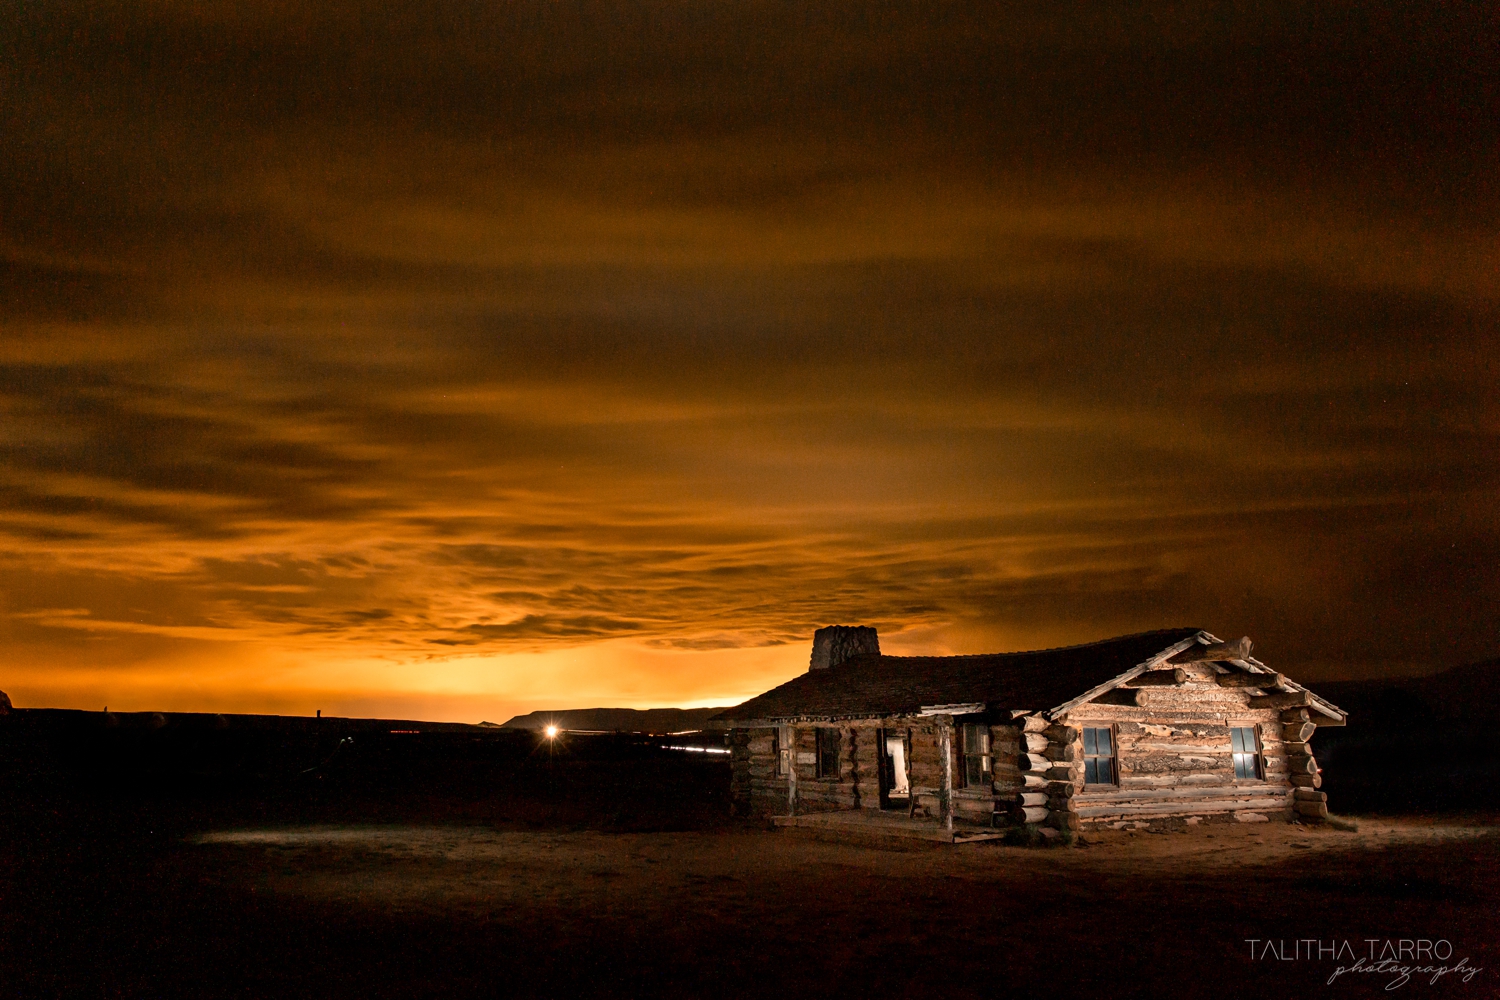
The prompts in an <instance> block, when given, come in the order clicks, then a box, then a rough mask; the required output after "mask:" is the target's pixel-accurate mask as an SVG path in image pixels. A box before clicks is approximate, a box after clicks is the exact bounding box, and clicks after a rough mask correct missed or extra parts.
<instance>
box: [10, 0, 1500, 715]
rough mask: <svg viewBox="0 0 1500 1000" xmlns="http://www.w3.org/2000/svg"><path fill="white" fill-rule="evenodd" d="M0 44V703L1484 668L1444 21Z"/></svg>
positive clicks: (1488, 373)
mask: <svg viewBox="0 0 1500 1000" xmlns="http://www.w3.org/2000/svg"><path fill="white" fill-rule="evenodd" d="M8 17H9V18H10V19H11V27H12V29H13V30H12V31H10V32H7V33H5V37H6V38H7V39H8V40H7V42H6V43H5V46H6V49H5V51H6V54H7V56H8V58H6V59H0V74H3V76H0V92H3V93H4V94H5V95H6V96H5V98H4V100H3V103H0V129H3V130H4V133H5V134H6V135H7V137H8V139H9V141H8V143H7V156H6V157H4V158H3V159H0V198H3V199H4V204H6V205H7V210H6V213H5V214H4V217H3V219H0V226H3V228H0V302H3V303H4V307H3V310H0V317H3V318H0V567H3V568H4V572H5V576H4V581H5V582H4V583H3V584H0V622H3V624H0V634H3V635H4V636H5V637H6V640H7V642H8V643H9V644H10V648H13V649H16V650H18V651H19V652H18V656H19V659H18V661H17V662H18V663H22V664H29V666H26V667H25V670H27V671H29V673H25V675H24V676H22V677H20V678H18V680H17V681H15V682H8V687H7V690H11V692H12V694H15V693H16V692H17V691H21V692H22V693H23V697H24V696H25V692H28V691H31V692H35V693H36V697H38V698H51V699H53V700H59V699H60V700H67V699H77V698H79V697H84V696H83V695H82V694H79V693H78V692H81V691H84V690H85V689H86V688H87V685H89V684H92V685H94V688H87V690H88V691H93V690H94V689H95V688H98V687H99V685H104V688H108V687H109V685H113V684H117V683H124V682H123V681H119V680H118V677H123V676H127V675H128V676H129V677H131V678H135V680H133V681H131V683H133V684H135V685H136V687H135V688H131V689H130V690H132V691H138V692H141V693H139V694H138V695H131V694H127V693H122V694H121V695H119V696H117V697H116V698H115V700H116V702H117V703H119V702H120V701H121V699H122V698H128V697H139V698H141V699H144V700H146V701H150V700H151V698H160V697H165V695H163V694H162V692H165V691H168V690H171V691H175V692H178V694H174V695H173V697H174V698H178V697H181V698H185V697H188V695H185V694H181V692H183V691H189V692H192V691H196V692H198V694H196V695H193V697H201V698H203V699H217V701H215V702H214V703H215V704H220V705H231V704H235V701H234V699H235V698H241V699H242V701H243V703H244V704H250V703H251V702H254V703H255V704H265V705H269V704H273V703H274V704H276V705H278V706H284V705H287V704H291V703H293V702H295V701H296V699H297V698H298V697H301V696H300V695H294V694H287V693H286V692H287V691H297V690H307V691H312V690H316V691H317V692H318V696H319V697H324V698H328V697H336V698H343V699H344V700H345V701H346V702H347V703H349V704H355V703H358V704H360V705H368V704H373V703H374V702H372V701H371V699H375V700H376V701H378V700H379V699H380V698H385V697H388V696H389V697H395V695H388V694H382V693H381V692H387V693H389V692H401V691H418V690H420V691H424V692H427V693H426V694H424V695H423V697H431V698H436V699H449V700H448V701H443V704H444V705H447V706H449V707H447V708H444V709H442V710H443V711H445V712H446V711H455V710H456V709H453V708H452V707H451V706H452V705H456V704H460V703H461V702H462V699H463V698H468V697H472V698H480V699H482V698H490V699H491V701H490V702H484V704H495V703H497V702H496V701H495V700H496V699H498V703H499V704H512V703H514V704H517V705H519V704H520V702H519V701H518V700H517V699H524V698H535V697H544V695H545V692H542V693H539V692H538V691H537V690H534V689H532V688H528V687H527V685H528V684H530V683H532V681H529V680H527V677H528V676H530V675H529V674H528V673H527V671H530V670H532V667H519V666H507V665H506V664H507V663H520V662H522V661H521V660H514V661H510V660H506V659H505V657H524V656H543V657H546V656H553V657H563V658H566V657H574V656H575V655H576V657H582V658H583V659H580V660H579V661H578V662H579V663H584V662H585V661H586V663H587V664H588V666H587V667H584V666H580V667H577V669H578V670H581V671H584V673H582V674H576V675H575V674H569V675H568V677H569V678H570V679H569V680H568V682H567V683H568V685H570V686H569V687H568V690H570V691H572V690H579V691H581V690H598V691H599V692H601V695H600V696H601V697H603V696H605V695H610V696H620V697H627V696H628V697H630V698H640V699H644V700H647V701H651V702H653V703H666V702H670V701H674V700H686V699H692V698H710V699H711V698H726V697H731V696H737V695H739V694H743V693H748V692H749V691H752V690H754V688H755V685H757V684H762V683H763V682H765V681H767V680H770V679H774V675H775V674H776V671H777V670H782V671H783V674H784V673H785V672H789V671H790V670H794V669H796V668H797V666H798V665H799V664H800V663H801V662H802V659H803V657H802V654H801V652H800V645H801V644H802V643H803V642H804V641H805V639H806V637H807V635H808V633H809V632H810V631H811V630H812V629H813V628H814V627H816V626H817V625H820V624H826V623H828V622H831V621H836V620H838V621H855V620H858V621H869V622H872V623H875V624H878V625H879V626H880V627H881V629H882V635H883V636H888V637H889V638H888V639H887V644H888V645H891V646H892V648H901V649H904V650H905V651H909V652H920V651H940V650H943V649H951V650H957V651H978V650H983V649H993V648H1014V647H1017V646H1030V645H1045V644H1052V643H1061V642H1068V641H1076V640H1080V639H1086V638H1093V637H1096V636H1100V635H1104V634H1108V633H1112V632H1118V631H1126V630H1131V629H1137V628H1148V627H1156V626H1162V625H1176V624H1182V623H1190V624H1199V625H1203V626H1206V627H1209V628H1212V629H1216V630H1222V631H1224V632H1225V633H1228V632H1235V634H1238V632H1239V631H1243V632H1248V633H1250V634H1251V635H1252V636H1255V637H1256V638H1257V640H1258V641H1259V642H1260V643H1261V644H1262V648H1266V649H1268V650H1269V651H1270V652H1268V655H1272V653H1274V654H1275V655H1276V656H1277V657H1279V659H1277V662H1278V663H1279V664H1281V665H1283V666H1285V667H1287V669H1289V670H1291V671H1292V672H1293V673H1296V672H1298V671H1299V670H1301V671H1303V672H1309V671H1310V672H1313V673H1322V674H1325V675H1335V674H1350V673H1357V672H1371V671H1374V672H1378V671H1380V670H1406V669H1415V668H1418V667H1422V666H1438V665H1441V664H1443V663H1448V662H1452V661H1454V660H1457V659H1464V658H1471V657H1477V656H1480V655H1491V654H1492V653H1493V648H1492V647H1493V638H1492V636H1493V632H1494V629H1493V624H1492V622H1491V621H1490V620H1489V617H1487V611H1486V609H1487V608H1490V607H1493V606H1495V605H1496V603H1497V600H1496V599H1497V598H1500V593H1497V591H1496V583H1495V581H1494V578H1493V574H1488V573H1486V572H1484V569H1483V567H1484V566H1485V565H1488V564H1489V562H1486V560H1487V559H1489V555H1487V554H1491V553H1493V552H1494V551H1495V548H1496V545H1497V542H1496V536H1495V530H1494V528H1493V526H1492V521H1493V518H1492V517H1491V516H1490V511H1491V510H1492V509H1493V506H1494V502H1495V494H1496V490H1497V488H1500V476H1497V465H1496V462H1495V461H1494V456H1495V455H1496V454H1500V449H1497V447H1496V445H1497V442H1496V434H1497V429H1500V421H1497V409H1496V396H1495V393H1494V388H1493V387H1494V385H1495V384H1497V383H1500V370H1497V369H1500V359H1497V355H1496V352H1495V349H1494V346H1493V345H1494V344H1495V343H1496V336H1495V334H1496V317H1497V301H1500V300H1497V296H1496V289H1497V285H1496V282H1495V276H1496V274H1497V267H1500V251H1497V249H1496V247H1497V246H1500V240H1497V239H1496V236H1497V233H1496V231H1495V230H1496V226H1495V219H1496V218H1497V217H1500V213H1497V212H1496V209H1497V207H1500V205H1497V200H1500V199H1497V189H1496V187H1495V183H1494V179H1495V177H1497V176H1500V172H1497V171H1496V169H1495V168H1496V167H1497V166H1500V163H1497V162H1496V161H1497V155H1496V150H1497V149H1500V143H1497V142H1496V139H1497V138H1500V137H1497V135H1496V129H1497V125H1496V120H1495V118H1494V116H1493V113H1492V109H1493V107H1494V106H1495V104H1496V98H1497V97H1500V93H1497V90H1500V86H1497V79H1500V72H1497V60H1496V57H1495V52H1494V49H1493V47H1492V46H1490V45H1489V44H1488V42H1487V40H1488V39H1491V38H1493V37H1494V32H1495V29H1496V28H1497V27H1500V25H1497V24H1496V23H1495V14H1494V11H1493V9H1492V8H1490V7H1488V6H1480V5H1472V6H1466V5H1445V6H1443V7H1442V8H1441V9H1416V8H1412V7H1410V6H1409V5H1395V4H1391V5H1382V4H1368V5H1355V6H1345V7H1342V8H1338V9H1332V8H1314V7H1306V6H1296V5H1271V4H1267V5H1258V6H1254V7H1244V6H1243V5H1223V6H1216V5H1206V6H1203V7H1201V8H1195V9H1194V10H1192V11H1184V10H1177V9H1172V10H1168V9H1166V8H1161V9H1157V8H1154V7H1150V6H1149V5H1148V6H1147V7H1143V8H1132V9H1131V10H1129V11H1124V10H1118V9H1110V10H1099V9H1095V8H1092V7H1089V8H1084V7H1079V8H1077V9H1073V8H1067V9H1052V10H1049V11H1048V12H1046V13H1039V12H1036V11H1032V10H1030V9H1020V8H1017V9H1011V8H1009V7H1007V6H1005V5H983V6H982V7H980V8H977V9H976V8H975V7H974V5H961V4H955V5H941V4H939V5H922V6H920V7H910V6H892V7H889V8H882V7H878V6H873V7H872V6H871V5H868V4H859V5H847V6H840V5H833V6H829V5H817V6H816V7H808V6H807V5H793V4H780V3H748V4H739V5H734V6H732V7H723V6H716V5H708V6H703V5H674V4H667V5H655V6H640V5H623V4H608V3H579V4H557V3H547V4H534V5H528V4H509V5H501V6H498V7H497V6H495V5H485V4H465V3H460V4H445V5H430V4H414V5H389V4H384V5H377V6H373V7H358V6H354V7H350V6H347V5H346V6H344V7H341V8H338V9H337V10H335V9H332V8H329V9H326V10H325V9H304V8H302V7H297V6H290V5H276V4H270V3H265V4H250V3H243V4H226V5H215V6H214V7H211V8H203V7H200V6H199V5H185V4H176V3H165V2H164V3H156V4H146V5H142V4H93V5H84V6H78V5H47V4H39V5H29V6H28V7H27V8H26V9H25V10H24V11H17V12H13V13H12V14H10V15H8ZM1492 561H1493V560H1490V562H1492ZM1236 630H1238V631H1236ZM588 649H594V650H595V653H589V654H587V655H585V653H584V652H576V654H575V653H574V652H566V651H569V650H572V651H585V650H588ZM777 650H781V651H782V652H781V653H778V652H777ZM101 651H107V652H101ZM643 651H644V652H643ZM757 651H759V652H757ZM596 654H597V655H596ZM776 656H781V659H779V660H778V659H774V657H776ZM486 657H488V658H490V659H485V658H486ZM590 657H593V658H590ZM610 657H613V659H610ZM640 657H648V659H640ZM649 657H656V659H649ZM747 657H748V658H747ZM757 657H761V658H757ZM764 657H771V659H766V658H764ZM105 661H107V662H109V663H111V664H117V665H119V670H120V671H121V672H123V673H110V674H108V675H101V676H104V677H105V679H104V680H101V679H100V678H99V677H96V676H95V675H93V674H90V673H88V670H89V669H91V668H90V667H89V666H88V665H89V664H94V663H100V662H105ZM525 662H526V663H528V664H529V663H532V661H530V660H527V661H525ZM547 662H549V663H554V662H563V661H562V660H559V659H555V660H548V661H547ZM570 662H571V661H570ZM648 662H649V664H650V665H649V666H641V665H640V664H646V663H648ZM288 663H298V664H304V665H305V667H304V668H298V669H303V670H305V672H304V673H298V672H297V670H294V669H293V668H291V667H285V664H288ZM773 663H779V664H782V666H781V667H773V666H769V664H773ZM273 664H275V665H277V666H275V668H274V669H273V668H272V666H271V665H273ZM351 664H358V666H353V665H351ZM475 664H481V665H484V666H483V669H482V670H481V669H480V667H476V666H474V665H475ZM623 664H636V666H632V667H630V668H629V669H627V668H626V667H625V666H622V665H623ZM731 664H732V666H727V665H731ZM113 669H114V668H113V667H111V670H113ZM283 669H285V670H286V671H289V672H285V673H279V672H277V671H281V670H283ZM548 669H551V668H548ZM559 669H562V668H559ZM568 669H573V668H571V667H570V668H568ZM49 671H50V672H51V673H49ZM66 671H73V673H72V674H70V675H69V676H75V677H76V678H77V680H76V683H73V682H69V683H71V684H72V686H71V687H70V686H68V685H67V684H61V682H58V683H57V684H54V683H52V682H51V681H49V680H48V677H49V676H53V675H59V676H60V672H66ZM475 671H479V672H478V673H476V672H475ZM631 671H636V672H634V673H632V672H631ZM544 673H545V672H544V671H543V672H542V673H538V674H537V676H542V675H543V674H544ZM546 676H552V675H546ZM558 676H561V675H558ZM109 678H116V679H109ZM263 678H271V679H270V680H264V681H262V679H263ZM310 678H311V679H310ZM619 678H626V679H619ZM708 679H712V683H710V681H709V680H708ZM273 680H274V683H276V684H279V685H282V687H281V688H279V689H277V690H279V691H280V693H274V692H272V691H271V690H270V688H268V687H266V685H269V684H272V683H273ZM537 683H540V682H537ZM433 684H436V685H440V687H441V689H440V690H439V689H438V688H433V687H430V686H429V687H423V685H433ZM589 684H594V685H595V687H593V688H589V687H588V686H587V685H589ZM611 684H617V685H624V686H616V687H610V686H609V685H611ZM257 685H260V686H257ZM442 685H446V686H442ZM579 685H583V686H582V687H580V686H579ZM705 685H707V686H705ZM714 685H717V686H716V687H715V686H714ZM122 691H123V689H122ZM49 692H50V693H49ZM153 692H154V693H153ZM236 692H239V693H238V694H236ZM311 696H312V695H308V697H311ZM92 697H93V695H92V694H89V695H88V698H90V699H91V698H92ZM507 698H509V699H511V701H509V702H508V701H506V699H507ZM289 699H290V700H289ZM453 699H458V700H457V701H454V700H453ZM90 703H91V702H90ZM164 703H165V702H163V704H164ZM174 703H181V702H180V700H179V701H178V702H174ZM479 703H480V702H475V704H479ZM205 704H207V702H206V701H205ZM434 704H436V702H434ZM485 711H499V709H496V708H490V709H485Z"/></svg>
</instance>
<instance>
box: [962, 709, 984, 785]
mask: <svg viewBox="0 0 1500 1000" xmlns="http://www.w3.org/2000/svg"><path fill="white" fill-rule="evenodd" d="M962 741H963V756H964V766H963V768H962V770H961V771H960V772H959V774H960V775H961V776H962V780H963V787H964V788H978V787H980V786H982V785H985V784H988V783H989V781H990V780H991V779H990V727H989V726H985V725H968V724H966V725H965V726H964V727H963V735H962Z"/></svg>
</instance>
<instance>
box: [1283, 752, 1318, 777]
mask: <svg viewBox="0 0 1500 1000" xmlns="http://www.w3.org/2000/svg"><path fill="white" fill-rule="evenodd" d="M1286 765H1287V767H1289V768H1291V771H1292V773H1293V774H1317V773H1318V762H1317V761H1316V760H1314V759H1313V758H1312V757H1311V756H1309V755H1308V754H1300V753H1299V754H1292V755H1291V756H1289V757H1287V759H1286Z"/></svg>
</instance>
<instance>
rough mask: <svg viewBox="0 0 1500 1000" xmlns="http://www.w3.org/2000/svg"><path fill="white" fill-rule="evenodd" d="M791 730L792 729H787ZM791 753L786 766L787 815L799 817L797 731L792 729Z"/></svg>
mask: <svg viewBox="0 0 1500 1000" xmlns="http://www.w3.org/2000/svg"><path fill="white" fill-rule="evenodd" d="M787 728H789V729H791V727H787ZM791 733H792V738H791V740H789V741H788V742H790V744H791V753H790V754H789V755H788V760H787V766H786V814H787V815H788V816H795V815H797V730H795V729H791Z"/></svg>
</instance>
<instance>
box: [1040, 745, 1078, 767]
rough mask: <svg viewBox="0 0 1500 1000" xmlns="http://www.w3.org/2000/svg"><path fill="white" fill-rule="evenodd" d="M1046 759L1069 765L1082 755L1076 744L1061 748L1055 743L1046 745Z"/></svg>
mask: <svg viewBox="0 0 1500 1000" xmlns="http://www.w3.org/2000/svg"><path fill="white" fill-rule="evenodd" d="M1046 757H1047V759H1048V760H1054V761H1065V762H1068V763H1071V762H1073V761H1076V760H1079V759H1080V758H1081V757H1082V753H1081V752H1080V751H1079V749H1078V745H1077V744H1076V743H1068V744H1065V745H1062V746H1059V745H1058V744H1056V743H1049V744H1048V745H1047V750H1046Z"/></svg>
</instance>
